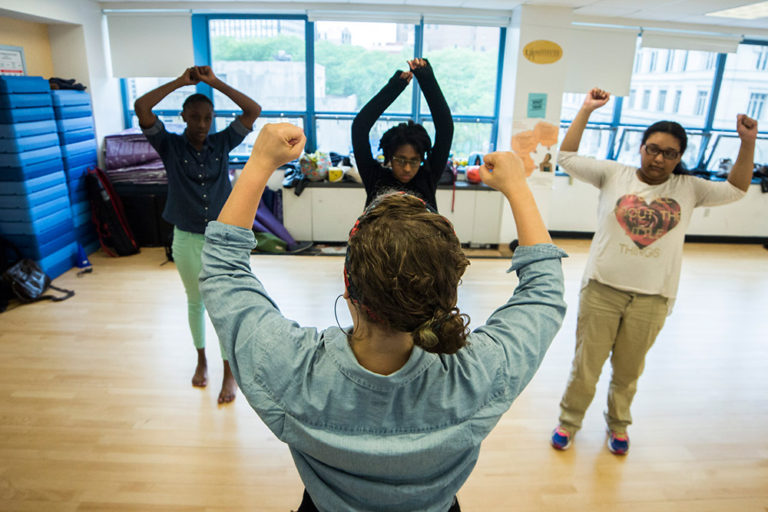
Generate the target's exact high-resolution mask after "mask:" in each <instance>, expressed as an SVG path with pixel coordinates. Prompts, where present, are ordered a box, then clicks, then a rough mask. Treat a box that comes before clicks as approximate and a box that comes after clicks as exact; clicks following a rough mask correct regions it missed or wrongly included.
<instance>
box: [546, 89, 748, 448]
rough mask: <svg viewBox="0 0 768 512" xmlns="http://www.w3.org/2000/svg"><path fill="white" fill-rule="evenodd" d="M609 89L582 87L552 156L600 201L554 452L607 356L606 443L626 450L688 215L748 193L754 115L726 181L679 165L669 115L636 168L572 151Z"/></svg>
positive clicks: (673, 287) (565, 441)
mask: <svg viewBox="0 0 768 512" xmlns="http://www.w3.org/2000/svg"><path fill="white" fill-rule="evenodd" d="M609 97H610V94H608V93H607V92H605V91H603V90H600V89H592V90H591V91H590V92H589V93H588V94H587V97H586V99H585V100H584V104H583V105H582V107H581V110H579V112H578V114H577V115H576V117H575V118H574V120H573V123H572V124H571V126H570V127H569V128H568V132H567V133H566V135H565V138H564V139H563V142H562V144H561V146H560V154H559V157H558V164H560V166H561V167H563V168H564V169H565V170H566V172H568V174H570V175H571V176H573V177H575V178H577V179H580V180H583V181H586V182H587V183H590V184H592V185H594V186H595V187H597V188H599V189H600V201H599V205H598V226H597V230H596V232H595V236H594V238H593V240H592V245H591V246H590V251H589V259H588V261H587V268H586V270H585V272H584V279H583V282H582V289H581V294H580V299H579V315H578V324H577V327H576V354H575V356H574V359H573V365H572V368H571V375H570V378H569V380H568V385H567V387H566V390H565V393H564V394H563V398H562V400H561V402H560V423H559V425H558V426H557V428H555V430H554V431H553V433H552V440H551V442H552V446H553V447H555V448H557V449H559V450H565V449H567V448H568V447H570V445H571V441H572V439H573V435H574V434H575V433H576V432H577V431H578V430H579V429H580V428H581V423H582V419H583V418H584V413H585V412H586V410H587V407H589V404H590V403H591V402H592V398H593V397H594V394H595V386H596V384H597V381H598V379H599V378H600V372H601V370H602V367H603V363H605V360H606V359H607V358H608V356H609V355H610V356H611V367H612V376H611V383H610V387H609V390H608V407H607V410H606V412H605V420H606V423H607V427H608V441H607V445H608V449H609V450H610V451H611V452H613V453H615V454H617V455H624V454H626V453H627V451H628V450H629V437H628V436H627V426H628V425H630V424H631V423H632V416H631V414H630V405H631V404H632V399H633V397H634V395H635V391H636V389H637V380H638V379H639V377H640V375H641V374H642V372H643V367H644V364H645V355H646V353H647V352H648V350H649V349H650V348H651V346H652V345H653V342H654V341H655V339H656V336H657V335H658V333H659V331H660V330H661V328H662V326H663V325H664V320H665V318H666V317H667V315H668V314H669V312H670V311H671V309H672V304H673V302H674V299H675V297H676V295H677V286H678V283H679V281H680V266H681V263H682V253H683V243H684V241H685V231H686V228H687V226H688V224H689V222H690V220H691V213H692V211H693V209H694V208H695V207H697V206H714V205H720V204H725V203H730V202H733V201H736V200H738V199H740V198H741V197H743V196H744V195H745V194H746V191H747V189H748V188H749V184H750V182H751V180H752V169H753V159H754V152H755V140H756V138H757V122H756V121H755V120H753V119H750V118H749V117H747V116H745V115H743V114H740V115H739V116H738V117H737V123H736V130H737V132H738V134H739V138H740V139H741V147H740V149H739V155H738V158H737V159H736V163H735V164H734V166H733V168H732V169H731V172H730V174H729V175H728V181H725V182H714V181H708V180H704V179H701V178H698V177H695V176H691V175H688V174H686V173H685V172H684V171H683V169H682V167H681V165H680V161H681V159H682V156H683V152H684V151H685V148H686V144H687V136H686V133H685V130H684V129H683V127H682V126H680V125H679V124H678V123H675V122H672V121H660V122H658V123H655V124H653V125H651V126H650V127H648V129H647V130H646V131H645V133H643V138H642V143H641V146H640V160H641V163H640V167H639V168H637V167H630V166H627V165H624V164H621V163H618V162H615V161H606V160H595V159H594V158H588V157H583V156H579V155H578V154H576V151H578V148H579V143H580V141H581V136H582V134H583V132H584V129H585V127H586V125H587V122H588V120H589V116H590V115H591V113H592V112H593V111H594V110H596V109H598V108H600V107H602V106H603V105H605V104H606V103H607V102H608V99H609Z"/></svg>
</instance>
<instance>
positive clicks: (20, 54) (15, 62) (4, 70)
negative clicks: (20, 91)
mask: <svg viewBox="0 0 768 512" xmlns="http://www.w3.org/2000/svg"><path fill="white" fill-rule="evenodd" d="M26 74H27V66H26V63H25V62H24V48H22V47H21V46H6V45H0V75H11V76H23V75H26Z"/></svg>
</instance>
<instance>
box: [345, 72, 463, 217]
mask: <svg viewBox="0 0 768 512" xmlns="http://www.w3.org/2000/svg"><path fill="white" fill-rule="evenodd" d="M401 73H402V71H400V70H398V71H396V72H395V74H394V75H393V76H392V78H390V79H389V82H387V84H386V85H385V86H384V87H383V88H382V89H381V90H380V91H379V92H378V93H377V94H376V96H374V97H373V98H371V100H370V101H369V102H368V103H366V105H365V106H364V107H363V108H362V109H361V110H360V112H359V113H358V114H357V116H356V117H355V120H354V121H353V122H352V149H353V150H354V153H355V162H356V164H357V169H358V171H359V172H360V177H361V178H362V180H363V185H364V186H365V192H366V198H365V206H368V205H369V204H370V203H371V201H372V200H373V198H374V197H376V194H377V193H378V192H380V191H381V190H385V189H397V190H405V191H408V192H415V193H416V194H418V195H419V196H420V197H421V198H422V199H424V201H426V202H427V204H429V205H430V206H431V207H432V208H434V209H435V210H437V200H436V198H435V192H436V191H437V182H438V181H439V180H440V176H441V175H442V174H443V171H444V170H445V165H446V163H447V162H448V155H449V153H450V151H451V142H452V141H453V118H452V117H451V111H450V109H449V108H448V103H447V102H446V101H445V97H443V93H442V91H441V90H440V86H438V85H437V80H436V79H435V75H434V73H433V72H432V67H431V66H430V65H429V62H427V65H426V66H425V67H423V68H418V69H416V70H414V71H413V75H414V76H415V77H416V80H418V81H419V85H420V86H421V90H422V91H423V92H424V97H425V98H426V100H427V105H428V106H429V111H430V113H431V114H432V120H433V122H434V124H435V141H434V144H433V145H432V149H431V150H430V151H429V152H428V153H427V158H426V160H424V162H423V163H422V165H421V167H420V168H419V172H417V173H416V175H415V176H414V177H413V179H411V181H409V182H408V183H401V182H400V181H398V180H397V178H395V176H394V174H392V171H391V170H390V169H389V168H387V167H384V166H383V165H382V164H380V163H379V162H378V160H376V159H375V158H374V157H373V154H372V152H371V143H370V141H369V133H370V131H371V128H372V127H373V125H374V123H375V122H376V120H377V119H378V118H379V116H381V114H382V113H384V111H385V110H386V109H387V108H388V107H389V106H390V105H391V104H392V102H394V101H395V99H397V97H398V96H399V95H400V93H401V92H403V90H404V89H405V87H406V86H407V85H408V81H407V80H405V79H404V78H402V77H401V76H400V74H401Z"/></svg>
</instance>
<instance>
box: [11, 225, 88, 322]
mask: <svg viewBox="0 0 768 512" xmlns="http://www.w3.org/2000/svg"><path fill="white" fill-rule="evenodd" d="M14 261H15V263H13V262H14ZM0 274H2V279H0V312H3V311H5V310H6V308H7V307H8V301H9V300H10V299H14V298H15V299H18V300H19V301H20V302H24V303H27V302H37V301H41V300H52V301H54V302H60V301H62V300H67V299H68V298H70V297H72V296H73V295H74V294H75V292H73V291H72V290H65V289H64V288H59V287H57V286H54V285H52V284H51V278H50V277H48V274H46V273H45V272H44V271H43V269H42V268H40V265H38V264H37V263H36V262H35V261H33V260H30V259H27V258H23V257H22V256H21V252H20V251H19V249H18V248H17V247H16V246H15V245H14V244H13V243H11V242H10V241H8V240H4V239H2V238H0ZM49 288H50V289H53V290H56V291H59V292H61V293H63V294H64V295H63V296H61V297H56V296H54V295H43V293H44V292H45V291H46V290H48V289H49Z"/></svg>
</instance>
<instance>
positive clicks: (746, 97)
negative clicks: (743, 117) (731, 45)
mask: <svg viewBox="0 0 768 512" xmlns="http://www.w3.org/2000/svg"><path fill="white" fill-rule="evenodd" d="M755 55H757V57H758V59H759V58H761V57H763V56H768V46H766V45H754V44H741V45H739V48H738V50H737V51H736V53H731V54H728V56H727V57H726V60H725V70H724V71H723V79H722V82H721V86H720V93H719V94H718V96H717V107H716V108H715V118H714V120H713V123H712V128H713V129H719V130H735V129H736V115H737V114H740V113H746V114H748V115H752V114H754V113H759V115H764V112H765V110H766V107H765V106H763V105H765V100H764V99H763V98H764V97H765V93H768V87H766V84H768V69H757V66H756V65H755ZM750 112H751V113H752V114H750ZM758 128H759V129H760V131H761V132H762V127H758Z"/></svg>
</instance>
